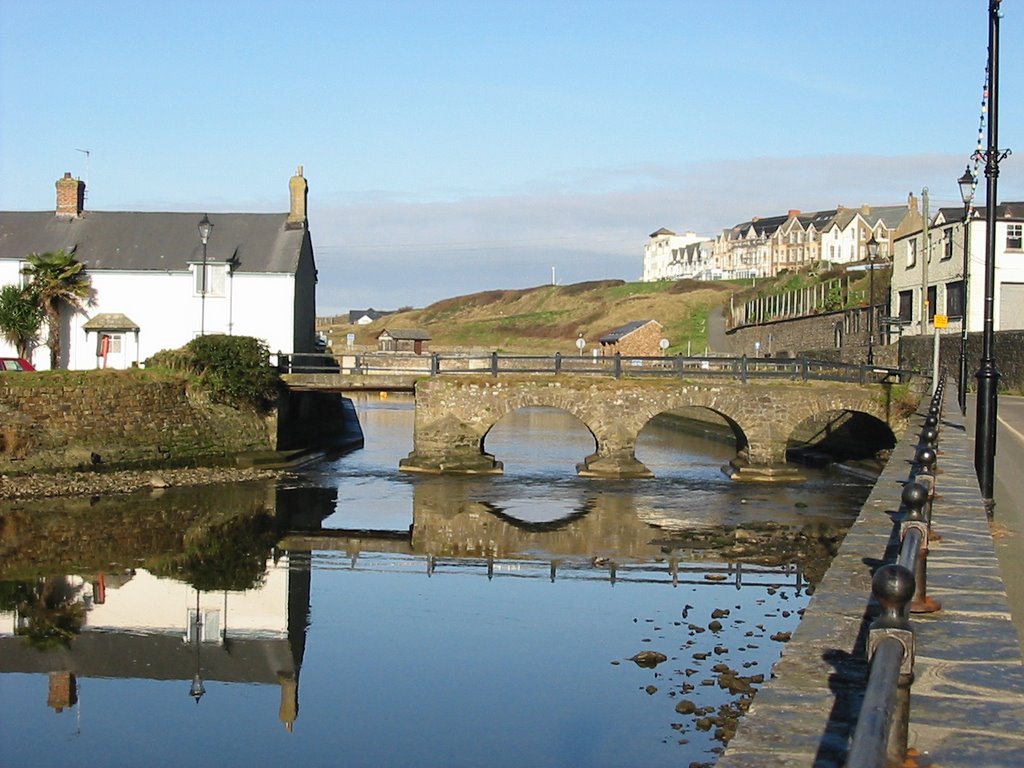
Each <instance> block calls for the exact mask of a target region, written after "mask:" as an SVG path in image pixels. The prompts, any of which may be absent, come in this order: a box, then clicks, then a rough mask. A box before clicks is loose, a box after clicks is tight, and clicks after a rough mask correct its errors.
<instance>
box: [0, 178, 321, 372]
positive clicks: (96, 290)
mask: <svg viewBox="0 0 1024 768" xmlns="http://www.w3.org/2000/svg"><path fill="white" fill-rule="evenodd" d="M289 190H290V198H291V205H290V210H289V212H288V213H214V214H209V217H208V221H209V223H210V224H211V225H212V229H210V230H209V235H208V237H207V238H206V239H207V242H206V244H205V246H204V244H203V242H202V241H201V237H200V234H199V231H198V225H199V223H200V221H201V220H202V219H203V217H204V216H205V214H202V213H139V212H120V211H117V212H114V211H86V210H85V209H84V199H85V185H84V184H83V183H82V182H81V181H79V180H78V179H72V178H71V175H70V174H65V176H64V178H63V179H60V180H59V181H58V182H57V207H56V211H30V212H29V211H13V212H12V211H4V212H0V285H8V284H23V281H24V276H23V275H22V274H21V270H22V268H23V267H24V265H25V264H26V257H27V256H28V254H30V253H43V252H47V251H56V250H59V249H64V250H65V251H69V250H72V249H73V250H74V253H75V258H76V259H77V260H78V261H80V262H81V263H83V264H84V265H85V273H86V274H87V275H88V276H89V278H90V279H91V284H92V291H93V295H92V301H91V303H90V304H89V306H87V307H86V308H85V310H84V312H78V313H72V312H65V315H64V317H62V324H63V325H64V329H63V330H64V334H63V336H64V339H65V342H64V349H63V350H62V359H61V360H60V365H61V367H67V368H71V369H89V368H101V367H108V368H127V367H129V366H132V365H135V364H138V363H141V362H142V361H144V360H145V359H146V358H147V357H149V356H150V355H152V354H153V353H155V352H158V351H159V350H162V349H171V348H176V347H180V346H182V345H184V344H185V343H187V342H188V341H190V340H191V339H193V338H194V337H196V336H199V335H204V334H205V335H212V334H230V335H244V336H254V337H256V338H259V339H262V340H263V341H264V342H266V344H267V345H268V347H269V348H270V350H271V351H272V352H276V351H282V352H312V351H314V342H315V328H314V326H315V318H316V306H315V290H316V266H315V263H314V259H313V245H312V240H311V238H310V234H309V227H308V222H307V218H306V195H307V185H306V180H305V178H303V176H302V168H301V167H300V168H299V169H298V171H297V172H296V174H295V176H293V177H292V179H291V180H290V182H289ZM204 264H205V275H204ZM0 354H4V355H9V354H13V350H11V349H10V348H9V347H7V346H6V345H5V344H4V343H3V342H2V341H0ZM49 357H50V355H49V350H48V349H47V348H46V346H45V329H44V332H43V334H42V338H41V340H40V342H39V344H38V345H37V347H36V348H35V350H34V352H33V355H32V358H33V359H32V362H33V363H34V364H35V365H36V367H37V368H46V367H48V366H49Z"/></svg>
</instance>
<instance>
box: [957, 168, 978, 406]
mask: <svg viewBox="0 0 1024 768" xmlns="http://www.w3.org/2000/svg"><path fill="white" fill-rule="evenodd" d="M977 182H978V180H977V179H976V178H975V176H974V174H973V173H971V166H970V165H968V166H967V168H966V169H965V170H964V175H963V176H961V177H960V178H959V179H958V180H957V184H959V185H960V198H961V199H962V200H963V201H964V272H963V280H962V281H961V285H962V287H961V289H960V294H961V299H960V301H961V303H962V304H963V307H962V309H961V318H960V376H959V377H958V383H957V395H958V397H959V399H960V413H961V415H963V416H966V415H967V309H968V307H969V306H970V305H969V304H968V303H967V278H968V275H969V273H970V266H971V237H970V235H971V203H972V202H973V201H974V185H975V184H977Z"/></svg>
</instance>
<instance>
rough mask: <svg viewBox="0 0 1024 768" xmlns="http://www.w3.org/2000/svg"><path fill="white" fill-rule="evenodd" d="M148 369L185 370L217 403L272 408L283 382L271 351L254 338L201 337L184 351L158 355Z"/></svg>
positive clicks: (191, 342)
mask: <svg viewBox="0 0 1024 768" xmlns="http://www.w3.org/2000/svg"><path fill="white" fill-rule="evenodd" d="M146 367H147V368H166V369H169V370H173V371H185V372H187V373H189V374H191V375H193V376H195V377H196V384H197V385H198V386H199V387H200V389H202V390H203V391H205V392H206V393H207V394H209V396H210V399H211V400H212V401H213V402H215V403H224V404H226V405H231V406H234V407H236V408H238V407H243V406H250V407H252V408H255V409H257V410H259V411H266V410H268V409H270V408H271V407H272V406H273V405H274V404H275V403H276V401H277V393H278V389H279V388H280V384H281V380H280V377H279V376H278V373H277V371H276V370H275V369H274V368H272V367H271V366H270V350H269V349H268V348H267V345H266V344H264V343H263V342H262V341H260V340H259V339H254V338H252V337H251V336H220V335H216V336H200V337H198V338H195V339H192V341H190V342H189V343H188V344H186V345H185V346H184V347H181V348H180V349H170V350H163V351H161V352H157V353H156V354H155V355H153V356H152V357H151V358H149V359H148V360H146Z"/></svg>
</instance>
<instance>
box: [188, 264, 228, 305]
mask: <svg viewBox="0 0 1024 768" xmlns="http://www.w3.org/2000/svg"><path fill="white" fill-rule="evenodd" d="M227 282H228V265H227V264H225V263H223V262H219V261H215V262H207V264H206V297H207V298H211V297H212V298H215V299H219V298H223V297H224V296H226V295H227ZM192 295H193V296H202V295H203V265H202V263H201V262H198V263H195V264H193V265H192Z"/></svg>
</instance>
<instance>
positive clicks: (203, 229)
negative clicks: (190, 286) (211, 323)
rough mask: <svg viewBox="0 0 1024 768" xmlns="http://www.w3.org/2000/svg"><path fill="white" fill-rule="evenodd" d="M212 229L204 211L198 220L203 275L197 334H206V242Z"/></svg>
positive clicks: (200, 288) (200, 284)
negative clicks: (201, 246)
mask: <svg viewBox="0 0 1024 768" xmlns="http://www.w3.org/2000/svg"><path fill="white" fill-rule="evenodd" d="M212 231H213V222H212V221H210V217H209V216H207V215H206V214H205V213H204V214H203V218H202V219H200V221H199V239H200V240H202V241H203V276H202V278H200V281H199V295H200V298H199V303H200V310H199V312H200V314H199V335H200V336H205V335H206V244H207V243H208V242H209V240H210V232H212Z"/></svg>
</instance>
